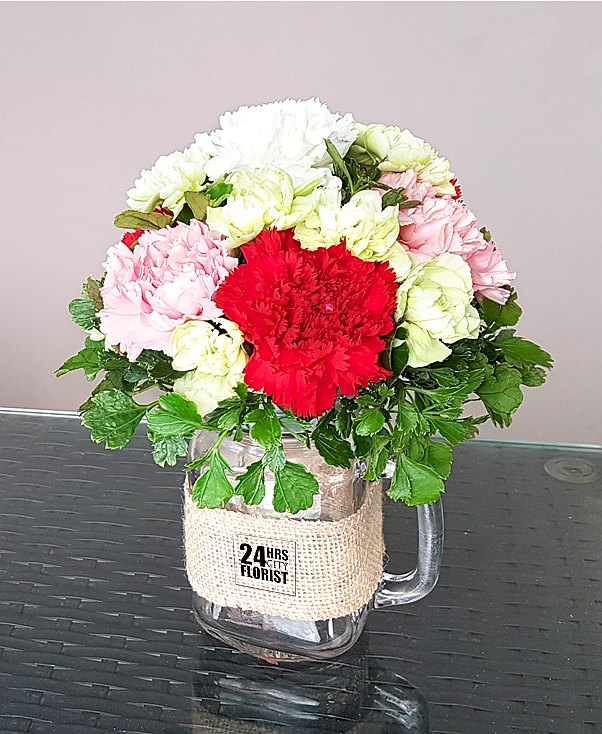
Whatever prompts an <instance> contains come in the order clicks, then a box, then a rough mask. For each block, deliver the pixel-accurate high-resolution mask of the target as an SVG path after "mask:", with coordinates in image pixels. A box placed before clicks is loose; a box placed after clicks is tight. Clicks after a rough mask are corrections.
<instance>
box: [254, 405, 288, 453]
mask: <svg viewBox="0 0 602 734" xmlns="http://www.w3.org/2000/svg"><path fill="white" fill-rule="evenodd" d="M245 423H247V424H249V425H250V426H251V427H250V429H249V433H250V434H251V438H252V439H253V440H254V441H256V442H257V443H258V444H259V445H260V446H263V448H264V449H269V448H271V447H272V446H274V445H275V444H278V443H280V439H281V438H282V426H281V425H280V421H279V420H278V416H277V415H276V410H275V408H274V406H273V405H272V404H271V403H265V404H264V406H263V408H258V409H257V410H252V411H251V412H250V413H247V416H246V418H245Z"/></svg>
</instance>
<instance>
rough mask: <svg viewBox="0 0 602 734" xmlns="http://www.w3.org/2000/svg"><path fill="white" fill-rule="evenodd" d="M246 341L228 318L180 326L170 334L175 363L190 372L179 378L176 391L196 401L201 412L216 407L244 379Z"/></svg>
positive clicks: (232, 393)
mask: <svg viewBox="0 0 602 734" xmlns="http://www.w3.org/2000/svg"><path fill="white" fill-rule="evenodd" d="M243 342H244V337H243V335H242V332H241V330H240V329H239V328H238V326H237V325H236V324H235V323H233V322H232V321H229V320H228V319H215V320H214V323H210V322H208V321H201V320H193V321H187V322H186V323H184V324H180V325H179V326H177V327H176V329H175V330H174V332H173V334H172V337H171V347H172V351H173V355H174V356H173V363H172V364H173V367H174V369H176V370H178V371H182V372H184V371H185V372H187V374H186V375H184V376H183V377H181V378H180V379H178V380H176V382H175V383H174V388H173V389H174V392H177V393H180V394H181V395H184V397H186V398H188V399H189V400H192V401H193V402H194V403H196V405H197V407H198V409H199V412H200V413H201V415H205V414H206V413H210V412H211V411H212V410H215V408H217V405H218V403H219V402H220V401H222V400H225V399H226V398H230V397H232V396H233V395H234V394H235V390H234V388H235V387H236V386H237V385H238V383H239V382H243V376H242V373H243V370H244V368H245V365H246V364H247V359H248V357H247V353H246V352H245V350H244V349H243Z"/></svg>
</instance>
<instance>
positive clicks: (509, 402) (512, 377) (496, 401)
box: [477, 364, 523, 426]
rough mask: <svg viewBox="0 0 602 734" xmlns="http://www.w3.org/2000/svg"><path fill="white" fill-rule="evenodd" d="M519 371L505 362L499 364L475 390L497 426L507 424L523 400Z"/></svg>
mask: <svg viewBox="0 0 602 734" xmlns="http://www.w3.org/2000/svg"><path fill="white" fill-rule="evenodd" d="M520 384H521V373H520V372H519V371H518V370H517V369H514V368H513V367H509V366H508V365H507V364H499V365H497V366H496V367H495V369H494V370H493V373H492V374H490V375H488V376H487V377H486V378H485V380H483V383H482V384H481V385H480V387H479V389H478V390H477V395H478V396H479V397H480V398H481V400H482V402H483V405H484V406H485V408H486V409H487V412H488V413H489V416H490V418H491V420H492V421H493V422H494V423H495V425H498V426H509V425H510V423H511V422H512V414H513V413H514V412H515V411H516V410H517V409H518V407H519V406H520V404H521V403H522V402H523V393H522V391H521V389H520Z"/></svg>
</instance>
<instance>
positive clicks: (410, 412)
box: [395, 399, 418, 435]
mask: <svg viewBox="0 0 602 734" xmlns="http://www.w3.org/2000/svg"><path fill="white" fill-rule="evenodd" d="M395 425H396V427H397V428H398V429H399V430H400V431H401V432H402V433H404V434H406V435H407V434H409V433H411V432H412V431H414V430H415V429H416V427H417V426H418V413H417V412H416V409H415V408H414V406H413V405H411V404H410V403H408V402H407V400H403V399H402V400H400V401H399V403H398V404H397V420H396V422H395Z"/></svg>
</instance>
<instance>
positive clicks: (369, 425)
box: [355, 408, 385, 436]
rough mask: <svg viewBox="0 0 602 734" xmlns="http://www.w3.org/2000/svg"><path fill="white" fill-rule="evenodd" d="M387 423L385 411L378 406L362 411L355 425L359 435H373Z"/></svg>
mask: <svg viewBox="0 0 602 734" xmlns="http://www.w3.org/2000/svg"><path fill="white" fill-rule="evenodd" d="M384 425H385V416H384V413H383V412H382V411H381V410H379V409H378V408H372V409H371V410H365V411H364V412H363V413H360V416H359V420H358V422H357V423H356V426H355V432H356V433H357V434H358V436H373V435H374V434H375V433H378V432H379V431H380V430H381V428H382V427H383V426H384Z"/></svg>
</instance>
